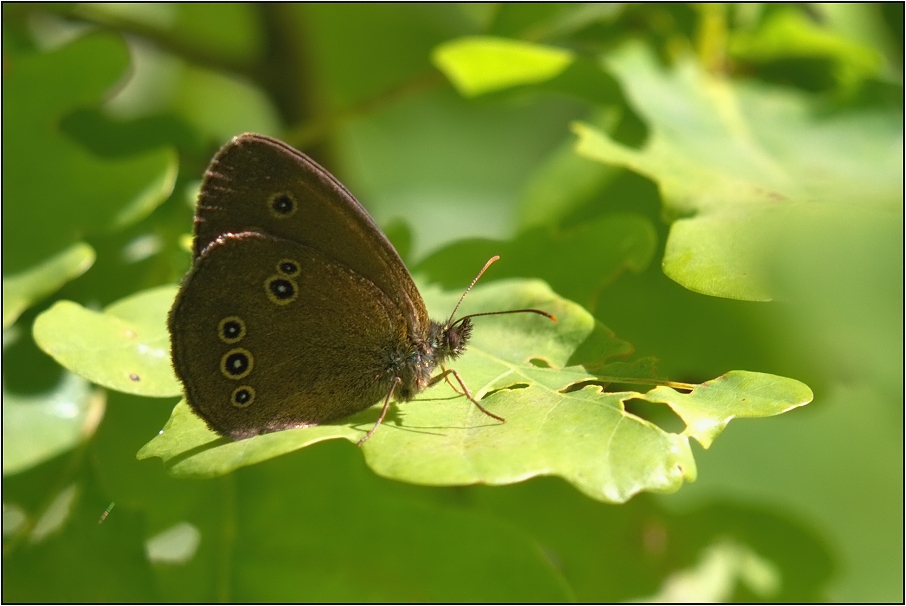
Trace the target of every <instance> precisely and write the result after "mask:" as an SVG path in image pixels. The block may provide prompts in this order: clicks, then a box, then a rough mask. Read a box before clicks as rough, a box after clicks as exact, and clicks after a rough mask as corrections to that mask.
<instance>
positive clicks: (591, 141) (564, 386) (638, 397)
mask: <svg viewBox="0 0 906 606" xmlns="http://www.w3.org/2000/svg"><path fill="white" fill-rule="evenodd" d="M897 7H899V8H897ZM2 11H3V25H2V28H3V34H4V35H3V54H4V73H3V78H4V89H5V91H4V92H5V94H4V98H3V117H4V122H5V126H6V128H4V131H3V152H4V160H5V161H4V165H3V178H4V222H3V242H4V244H3V252H4V254H3V326H4V339H3V347H4V360H5V361H6V362H7V363H6V364H4V369H3V418H4V423H3V434H4V436H3V437H4V447H3V454H4V465H3V473H4V495H3V522H4V524H3V527H4V533H3V534H4V541H3V547H4V556H5V561H4V563H5V566H4V578H3V580H4V583H3V598H4V600H6V601H64V602H74V601H201V602H204V601H214V600H223V601H485V602H487V601H532V602H553V601H573V600H575V601H617V600H651V601H734V600H740V601H754V600H759V601H763V600H769V601H816V600H828V599H831V600H848V601H884V600H887V601H890V600H896V599H900V598H901V596H902V591H903V585H902V575H901V572H902V565H903V562H902V546H903V544H902V517H901V516H900V515H898V514H897V512H898V511H901V510H902V486H903V484H902V481H903V480H902V478H903V467H902V460H903V459H902V449H903V441H902V432H901V431H899V429H898V428H901V426H902V394H903V387H902V367H903V357H902V351H903V343H902V335H903V325H902V292H903V290H902V285H903V282H902V280H903V266H902V241H903V240H902V234H903V230H902V224H903V220H902V208H903V194H902V191H903V177H902V166H903V145H902V137H903V134H902V133H903V128H902V114H901V106H902V65H903V56H902V48H901V47H902V36H903V31H902V21H903V17H902V5H889V6H883V7H882V6H877V5H796V6H791V5H784V6H776V7H775V6H769V5H751V4H741V5H682V4H679V5H657V4H655V5H647V4H640V5H606V4H604V5H593V4H517V3H512V4H510V3H504V4H500V5H495V4H479V5H450V4H447V5H430V6H429V5H418V4H416V5H399V4H374V5H362V4H353V5H346V4H334V5H330V4H310V5H284V4H226V5H225V4H144V5H141V4H139V5H117V4H73V5H52V4H32V3H27V4H9V3H7V4H4V5H3V7H2ZM241 132H259V133H264V134H268V135H272V136H276V137H278V138H281V139H283V140H285V141H287V142H288V143H290V144H291V145H294V146H295V147H297V148H299V149H301V150H303V151H305V152H306V153H309V154H310V155H312V156H313V157H315V158H316V159H317V160H318V161H319V162H320V163H322V164H323V165H325V166H327V167H329V168H330V170H331V171H332V172H333V173H334V174H336V175H337V176H338V177H339V178H340V179H341V180H342V181H343V182H344V183H345V184H346V185H347V186H348V187H349V189H350V190H351V191H353V192H354V193H355V194H356V195H357V197H358V198H359V199H360V200H361V201H362V202H363V204H364V205H365V206H366V207H367V208H368V209H369V212H370V213H371V214H372V216H373V217H374V218H375V219H376V221H377V222H378V223H379V224H380V225H382V226H384V227H385V228H386V232H387V234H388V235H389V237H390V238H391V240H392V241H393V242H394V244H395V245H396V247H397V249H398V250H399V252H400V253H401V255H402V256H403V257H404V259H405V260H406V262H407V265H408V266H409V267H410V269H411V270H412V272H413V274H414V275H415V276H416V280H417V282H418V284H419V287H420V289H421V292H422V294H423V296H424V298H425V301H426V304H427V306H428V309H429V311H430V313H431V315H432V317H435V318H443V317H446V316H447V315H448V314H449V313H450V310H451V309H453V307H454V306H455V305H456V302H457V300H458V298H459V295H460V294H461V293H462V291H463V290H464V288H465V287H466V286H468V284H469V282H470V281H471V279H472V278H473V276H474V274H475V273H476V271H477V270H478V269H479V268H480V267H481V265H482V264H483V263H484V262H485V261H486V260H487V259H488V258H489V257H490V256H492V255H495V254H497V255H500V256H501V260H500V261H499V262H498V263H497V264H495V265H494V266H493V267H492V268H491V269H490V270H489V271H488V272H487V274H486V275H485V276H484V277H482V280H481V282H480V283H479V285H478V286H476V287H475V288H474V289H473V290H472V292H471V293H470V294H469V296H468V297H467V298H466V299H465V303H464V304H463V307H462V308H461V310H460V312H459V313H475V312H481V311H491V310H501V309H512V308H524V307H535V308H540V309H544V310H546V311H549V312H551V313H552V314H554V315H555V316H556V317H557V322H556V323H552V322H549V321H548V320H546V319H544V318H541V317H538V316H533V315H532V316H528V315H526V316H523V315H516V316H496V317H495V316H491V317H484V318H477V319H476V321H475V324H476V327H475V332H474V335H473V339H472V341H471V343H470V347H469V349H468V351H467V352H466V354H465V355H464V356H463V357H462V358H460V359H458V360H457V361H456V364H455V368H456V370H457V371H458V372H459V374H460V375H461V376H462V377H463V378H464V380H465V381H466V383H467V384H468V386H469V388H470V390H471V391H472V392H473V393H474V394H475V396H476V397H478V398H481V401H482V404H483V405H484V406H486V407H488V408H489V409H490V410H492V411H494V412H495V413H496V414H499V415H501V416H502V417H505V418H506V423H503V424H501V423H498V422H496V421H494V420H492V419H490V418H488V417H486V416H484V415H483V414H481V412H480V411H478V410H477V409H476V408H475V407H474V406H473V405H471V404H470V403H469V402H468V401H467V400H466V399H465V398H463V397H462V395H461V394H458V393H457V392H456V391H454V390H453V389H451V387H450V386H449V385H447V384H445V383H441V384H438V385H436V386H435V387H432V388H431V389H429V390H427V391H425V392H424V393H423V394H421V395H420V396H419V397H418V398H417V399H416V400H414V401H412V402H409V403H406V404H403V405H399V406H394V407H393V408H391V411H390V413H389V414H388V416H387V418H386V419H385V421H384V424H383V425H382V426H381V427H380V428H379V429H378V431H377V432H376V433H375V434H374V436H373V437H372V438H371V439H370V440H369V441H367V442H366V443H365V444H364V447H363V448H362V449H361V450H360V449H357V448H356V447H355V446H354V444H355V443H356V442H357V441H358V440H359V438H360V437H361V436H362V435H364V433H365V432H366V431H368V429H369V428H370V427H371V426H372V425H373V423H374V421H375V419H376V418H377V416H378V414H379V411H380V405H379V404H377V403H376V405H375V406H374V407H372V408H370V409H367V410H364V411H362V412H361V413H359V414H357V415H354V416H353V417H351V418H349V419H341V420H338V421H336V422H332V423H328V424H325V425H322V426H318V427H309V428H304V429H298V430H292V431H284V432H279V433H274V434H266V435H262V436H257V437H255V438H252V439H248V440H243V441H240V442H232V441H230V440H226V439H224V438H221V437H219V436H217V435H216V434H214V433H213V432H211V431H210V430H209V429H208V428H207V427H206V426H205V424H204V423H203V422H202V421H201V420H200V419H199V418H198V417H196V416H195V415H194V414H193V413H192V412H191V409H190V407H189V406H188V405H187V404H186V402H185V401H184V400H182V399H180V398H181V396H182V387H181V385H180V384H179V382H178V381H177V379H176V378H175V376H174V373H173V370H172V367H171V364H170V359H169V335H168V334H167V332H166V323H165V318H166V313H167V311H168V309H169V307H170V304H171V302H172V300H173V297H174V296H175V293H176V289H177V284H178V282H179V280H180V278H181V277H182V275H183V274H184V273H185V271H186V270H187V269H188V267H189V264H190V256H189V253H188V247H187V246H186V242H187V240H188V236H187V234H188V232H189V231H190V230H191V221H192V213H193V206H194V197H195V195H196V193H197V190H198V183H199V179H200V177H201V175H202V172H203V170H204V168H205V166H206V165H207V162H208V161H209V160H210V157H211V155H212V154H213V153H214V151H215V150H216V149H217V148H218V146H220V145H222V144H223V143H224V142H225V141H227V140H229V138H230V137H232V136H234V135H236V134H239V133H241ZM658 261H660V263H658ZM788 377H795V379H793V378H788ZM806 384H807V385H808V386H806ZM813 390H814V393H813ZM812 399H814V400H815V402H814V404H812V405H811V406H807V407H804V408H803V409H802V410H797V411H793V412H792V413H791V414H781V413H786V412H788V411H791V410H792V409H794V408H798V407H802V406H803V405H804V404H807V403H809V402H811V401H812ZM743 417H747V418H757V417H773V418H771V419H765V420H762V421H759V422H752V421H741V422H734V423H732V424H730V425H728V424H729V422H730V421H731V420H733V419H735V418H743ZM724 431H726V432H727V435H726V437H722V438H721V439H720V440H717V442H716V443H715V439H716V438H717V436H718V435H720V434H722V433H723V432H724ZM690 438H693V439H690ZM712 443H715V445H714V447H713V448H711V447H712ZM705 449H708V450H705ZM136 453H138V458H136ZM696 479H697V481H695V483H693V484H689V485H688V486H686V487H685V488H684V489H683V490H682V491H679V492H678V493H677V494H675V495H668V494H665V493H673V492H676V491H677V490H678V489H679V488H680V487H681V486H683V485H684V484H685V483H690V482H692V481H694V480H696ZM114 506H115V507H114Z"/></svg>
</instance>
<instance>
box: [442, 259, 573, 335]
mask: <svg viewBox="0 0 906 606" xmlns="http://www.w3.org/2000/svg"><path fill="white" fill-rule="evenodd" d="M499 258H500V256H499V255H494V256H493V257H491V258H490V259H488V262H487V263H485V264H484V267H482V268H481V271H480V272H478V275H477V276H475V279H474V280H472V283H471V284H469V287H468V288H467V289H466V292H464V293H462V296H461V297H459V303H457V304H456V307H454V308H453V313H451V314H450V319H449V320H447V325H449V326H454V325H456V324H459V323H460V322H463V321H464V320H467V319H468V318H475V317H477V316H499V315H502V314H520V313H526V312H527V313H533V314H539V315H542V316H544V317H546V318H550V319H551V320H553V321H554V322H556V321H557V318H556V317H554V315H553V314H549V313H547V312H546V311H541V310H540V309H511V310H508V311H486V312H482V313H478V314H469V315H468V316H463V317H461V318H460V319H458V320H456V322H453V316H455V315H456V310H457V309H459V306H460V305H462V301H463V299H465V298H466V295H467V294H469V291H470V290H472V287H473V286H475V283H476V282H478V278H480V277H481V276H482V274H484V272H486V271H487V269H488V267H490V266H491V263H493V262H494V261H496V260H498V259H499ZM451 323H452V324H451Z"/></svg>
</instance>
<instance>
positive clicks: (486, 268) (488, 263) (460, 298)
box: [447, 255, 500, 324]
mask: <svg viewBox="0 0 906 606" xmlns="http://www.w3.org/2000/svg"><path fill="white" fill-rule="evenodd" d="M499 258H500V255H494V256H493V257H491V258H490V259H488V262H487V263H485V264H484V267H482V268H481V271H480V272H478V275H477V276H475V279H474V280H472V283H471V284H469V287H468V288H467V289H466V292H464V293H462V296H461V297H459V303H457V304H456V307H454V308H453V313H451V314H450V319H449V320H447V324H450V322H452V321H453V316H455V315H456V310H457V309H459V306H460V305H462V300H463V299H465V298H466V295H467V294H469V291H470V290H472V287H473V286H475V283H476V282H478V278H480V277H481V276H482V274H483V273H484V272H486V271H487V270H488V268H489V267H490V266H491V263H493V262H494V261H496V260H498V259H499Z"/></svg>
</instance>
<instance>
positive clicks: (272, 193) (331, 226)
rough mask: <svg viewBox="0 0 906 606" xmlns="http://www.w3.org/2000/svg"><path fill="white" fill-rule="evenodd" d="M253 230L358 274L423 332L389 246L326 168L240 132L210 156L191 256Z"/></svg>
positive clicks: (418, 306) (421, 309) (418, 301)
mask: <svg viewBox="0 0 906 606" xmlns="http://www.w3.org/2000/svg"><path fill="white" fill-rule="evenodd" d="M246 231H253V232H259V233H262V234H266V235H272V236H276V237H278V238H283V239H286V240H290V241H293V242H297V243H299V244H304V245H306V246H309V247H311V248H313V249H315V250H318V251H321V252H322V253H323V254H324V255H326V256H328V257H330V258H332V259H334V260H335V261H337V262H339V263H340V264H341V265H345V266H346V267H348V268H350V269H352V270H353V271H355V272H356V273H358V274H360V275H361V276H363V277H364V278H366V279H367V280H369V281H370V282H372V283H373V284H374V285H375V286H376V287H377V288H379V289H380V290H381V291H382V292H383V293H384V294H385V295H386V296H387V297H388V298H389V299H390V300H391V301H393V303H394V304H395V305H396V306H398V307H399V308H400V310H401V312H402V313H403V314H404V317H405V318H406V322H407V324H408V326H409V328H410V330H411V331H414V332H419V331H424V330H425V327H427V325H428V322H429V319H428V314H427V310H426V309H425V304H424V302H423V301H422V298H421V295H419V293H418V289H417V288H416V287H415V284H414V283H413V281H412V277H411V276H410V275H409V271H408V270H407V269H406V267H405V265H404V264H403V262H402V260H401V259H400V257H399V255H398V254H397V252H396V250H394V248H393V246H392V245H391V244H390V242H389V241H388V240H387V238H386V237H385V236H384V234H383V233H381V231H380V229H378V227H377V225H375V223H374V221H373V220H372V219H371V217H369V216H368V213H367V212H365V210H364V209H363V208H362V206H361V205H360V204H359V203H358V202H357V201H356V199H355V198H354V197H353V196H352V194H350V193H349V192H348V191H347V190H346V188H344V187H343V186H342V185H341V184H340V183H339V182H338V181H337V180H336V179H335V178H334V177H333V176H332V175H330V173H328V172H327V171H326V170H324V169H323V168H322V167H321V166H319V165H318V164H317V163H316V162H314V161H313V160H311V159H310V158H309V157H308V156H306V155H304V154H302V153H300V152H298V151H296V150H295V149H293V148H291V147H289V146H288V145H286V144H284V143H281V142H279V141H275V140H273V139H270V138H267V137H263V136H261V135H252V134H246V135H241V136H239V137H236V138H234V139H233V140H232V141H231V142H230V143H228V144H227V145H225V146H224V147H223V148H222V149H221V150H220V151H219V152H218V153H217V155H216V156H215V157H214V159H213V161H212V162H211V165H210V167H209V168H208V170H207V172H206V173H205V178H204V181H203V183H202V188H201V193H200V195H199V199H198V212H197V215H196V223H195V250H194V253H195V257H196V258H198V257H199V256H200V255H201V254H202V252H203V251H204V250H205V248H206V247H207V246H208V245H210V244H211V243H212V242H213V241H214V240H216V239H217V238H218V237H219V236H221V235H222V234H225V233H239V232H246Z"/></svg>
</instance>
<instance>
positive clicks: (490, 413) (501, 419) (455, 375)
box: [428, 367, 506, 423]
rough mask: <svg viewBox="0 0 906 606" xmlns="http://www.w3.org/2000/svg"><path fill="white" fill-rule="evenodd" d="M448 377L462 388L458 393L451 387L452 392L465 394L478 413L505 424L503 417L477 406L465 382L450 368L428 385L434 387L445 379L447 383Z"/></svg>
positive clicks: (432, 379) (479, 405)
mask: <svg viewBox="0 0 906 606" xmlns="http://www.w3.org/2000/svg"><path fill="white" fill-rule="evenodd" d="M441 368H443V367H441ZM449 375H453V378H454V379H456V382H457V383H459V386H460V387H462V391H461V392H460V391H459V390H458V389H456V387H455V386H453V390H454V391H456V392H457V393H463V394H465V396H466V397H467V398H469V401H470V402H471V403H472V404H474V405H475V406H477V407H478V410H480V411H481V412H483V413H484V414H486V415H488V416H489V417H492V418H494V419H497V420H498V421H500V422H501V423H506V419H504V418H503V417H498V416H497V415H495V414H494V413H493V412H491V411H490V410H488V409H487V408H485V407H484V406H482V405H481V404H479V403H478V400H476V399H475V398H473V397H472V392H471V391H469V388H468V387H466V384H465V382H464V381H463V380H462V377H460V376H459V373H458V372H456V371H455V370H453V369H452V368H444V369H443V372H442V373H440V374H439V375H437V376H435V377H432V378H431V382H430V383H429V384H428V385H434V384H435V383H437V382H438V381H440V380H441V379H446V380H447V382H449V381H450V379H449V378H448V377H449Z"/></svg>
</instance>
